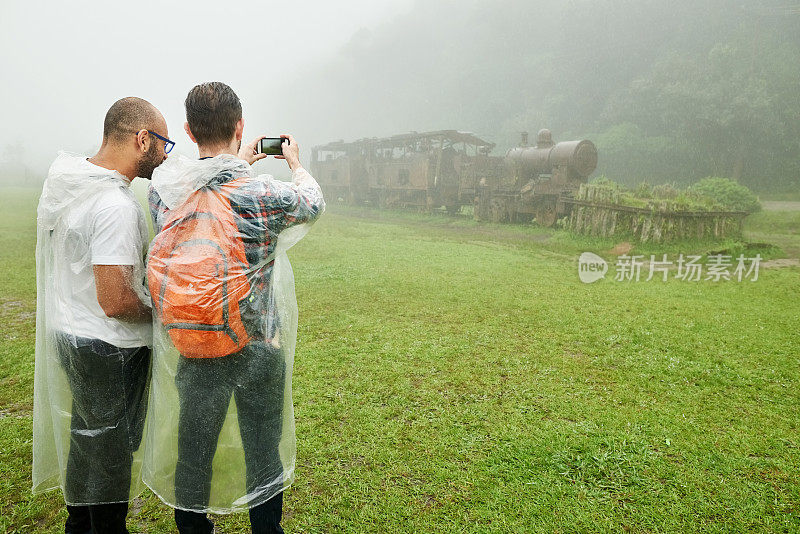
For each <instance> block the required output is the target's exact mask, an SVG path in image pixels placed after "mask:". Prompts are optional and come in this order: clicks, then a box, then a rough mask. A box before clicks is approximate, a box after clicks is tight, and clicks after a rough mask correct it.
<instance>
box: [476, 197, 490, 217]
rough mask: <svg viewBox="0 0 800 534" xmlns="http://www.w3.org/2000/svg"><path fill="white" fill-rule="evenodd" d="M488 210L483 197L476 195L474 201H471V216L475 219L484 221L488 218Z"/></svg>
mask: <svg viewBox="0 0 800 534" xmlns="http://www.w3.org/2000/svg"><path fill="white" fill-rule="evenodd" d="M488 211H489V209H488V207H487V206H486V202H484V200H483V198H482V197H480V196H476V197H475V201H474V202H473V203H472V218H473V219H475V220H476V221H485V220H486V219H488V218H489V215H488V213H487V212H488Z"/></svg>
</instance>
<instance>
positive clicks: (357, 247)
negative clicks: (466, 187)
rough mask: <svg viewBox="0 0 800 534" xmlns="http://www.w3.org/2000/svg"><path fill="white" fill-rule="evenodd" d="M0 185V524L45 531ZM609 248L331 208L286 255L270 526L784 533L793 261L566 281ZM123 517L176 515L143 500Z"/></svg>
mask: <svg viewBox="0 0 800 534" xmlns="http://www.w3.org/2000/svg"><path fill="white" fill-rule="evenodd" d="M0 195H2V199H3V205H4V207H5V209H4V210H3V211H2V212H1V213H0V254H1V255H0V282H2V284H0V300H2V304H3V306H2V308H0V310H1V311H0V313H2V320H3V328H2V333H1V334H0V335H1V336H2V338H0V410H1V411H0V461H2V463H0V496H1V498H0V532H4V531H5V532H25V533H27V532H37V533H38V532H52V533H56V532H63V525H62V522H63V519H64V517H65V512H64V511H63V506H62V501H61V497H60V495H59V494H58V493H51V494H48V495H47V496H41V495H39V496H35V497H34V496H32V495H30V491H29V487H30V462H31V405H32V385H33V339H34V316H33V313H34V292H35V285H34V259H33V249H34V243H35V220H34V213H35V200H36V197H37V193H36V192H31V191H26V190H22V189H3V190H0ZM797 222H798V220H797V214H784V213H781V212H772V213H761V214H758V215H757V216H754V217H753V218H752V222H751V221H750V220H748V233H747V234H746V235H747V237H748V238H750V239H751V240H754V241H758V242H766V243H772V242H774V241H772V240H770V232H772V231H773V230H774V231H775V234H776V235H777V236H778V238H779V239H778V240H779V241H780V243H777V244H778V245H779V247H780V248H768V247H767V248H765V247H763V246H757V247H752V246H751V247H748V246H746V245H743V244H741V243H734V242H727V243H723V244H691V243H680V244H673V245H669V246H658V245H648V246H647V247H638V248H637V249H634V253H642V254H650V253H669V254H670V256H672V255H675V254H677V253H679V252H683V253H685V254H688V253H705V252H710V251H716V250H732V251H739V250H741V251H745V252H747V253H750V252H752V251H756V250H758V251H761V250H764V251H767V252H768V254H767V255H768V256H769V257H780V256H783V255H789V256H793V257H798V256H797V255H796V254H794V251H795V250H798V251H800V245H798V242H799V241H800V237H799V236H798V224H797ZM771 229H773V230H771ZM754 236H756V237H754ZM613 245H614V242H613V241H610V240H606V241H602V242H598V241H593V240H590V239H586V238H580V237H573V236H570V235H569V234H567V233H566V232H563V231H552V230H546V229H537V228H534V227H530V226H529V227H523V226H499V225H481V224H477V223H474V222H472V221H469V220H466V219H450V218H446V217H443V216H424V215H416V214H406V213H400V212H375V211H371V210H367V209H353V208H349V209H348V208H332V209H330V210H329V212H328V213H327V214H326V215H325V216H324V217H323V218H322V219H321V220H320V221H319V222H318V223H317V225H316V226H315V227H314V228H313V230H312V231H311V232H310V233H309V235H308V236H307V237H306V239H305V240H304V241H302V242H301V243H300V244H299V245H297V246H296V247H295V248H294V249H292V251H291V254H290V257H291V259H292V262H293V266H294V270H295V278H296V284H297V297H298V303H299V307H300V330H299V340H298V348H297V354H296V361H295V374H294V400H295V410H296V418H297V440H298V452H297V462H298V467H297V480H296V482H295V484H294V485H293V486H292V488H291V489H290V490H289V491H288V492H287V494H286V498H285V501H284V514H285V515H284V518H285V519H284V526H285V528H286V530H287V532H424V533H427V532H441V533H450V532H481V533H482V532H621V531H625V532H753V531H756V532H800V430H799V429H798V423H799V422H800V418H798V401H799V400H800V387H799V386H800V360H799V359H798V356H800V340H799V339H798V334H797V327H798V324H800V279H799V278H798V275H800V269H798V268H797V267H785V268H773V269H762V270H761V272H760V273H759V279H758V281H756V282H718V283H714V282H710V281H709V282H694V283H690V282H682V281H679V280H674V279H673V280H670V281H668V282H661V281H651V282H644V281H640V282H630V283H623V282H615V281H613V276H607V277H606V279H605V280H601V281H599V282H596V283H594V284H591V285H585V284H582V283H581V282H580V281H579V280H578V277H577V257H578V255H579V254H580V252H582V251H584V250H590V251H594V252H597V253H600V254H601V255H603V256H605V257H607V258H610V256H608V253H607V251H608V250H609V249H611V248H612V247H613ZM762 255H764V254H762ZM247 524H248V523H247V518H246V515H243V514H240V515H233V516H224V517H222V516H218V517H217V525H218V527H220V528H221V531H222V532H225V533H240V532H249V530H248V529H247ZM129 526H130V528H131V530H132V532H173V531H174V527H173V523H172V516H171V510H169V509H168V508H166V507H165V506H163V505H162V504H160V502H159V501H158V500H157V499H156V498H154V497H153V496H152V495H150V494H146V495H144V496H143V498H142V499H141V500H140V501H137V502H136V503H135V505H134V510H133V511H132V513H131V514H130V516H129Z"/></svg>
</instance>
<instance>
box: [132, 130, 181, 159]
mask: <svg viewBox="0 0 800 534" xmlns="http://www.w3.org/2000/svg"><path fill="white" fill-rule="evenodd" d="M139 131H141V130H139ZM147 133H149V134H152V135H155V136H156V137H158V138H159V139H161V140H162V141H164V154H169V153H170V151H171V150H172V149H173V148H175V141H170V140H169V139H167V138H166V137H164V136H163V135H158V134H157V133H155V132H154V131H153V130H147ZM136 135H139V132H136Z"/></svg>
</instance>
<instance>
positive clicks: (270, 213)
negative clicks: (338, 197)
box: [142, 155, 324, 513]
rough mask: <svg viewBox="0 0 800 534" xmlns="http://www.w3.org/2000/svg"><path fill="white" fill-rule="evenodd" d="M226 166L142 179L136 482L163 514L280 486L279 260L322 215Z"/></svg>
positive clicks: (286, 429)
mask: <svg viewBox="0 0 800 534" xmlns="http://www.w3.org/2000/svg"><path fill="white" fill-rule="evenodd" d="M293 178H294V180H293V183H287V182H280V181H277V180H274V179H273V178H272V177H270V176H268V175H261V176H254V175H253V172H252V169H251V167H250V166H249V165H248V164H247V163H246V162H244V161H242V160H240V159H238V158H235V157H233V156H224V155H223V156H216V157H214V158H209V159H204V160H191V159H188V158H185V157H173V158H169V159H168V160H167V161H166V162H165V163H164V164H162V165H161V166H160V167H159V168H158V169H156V171H155V173H154V174H153V181H152V184H153V185H152V189H151V193H150V195H151V209H153V206H156V208H155V211H154V212H153V217H154V226H155V227H156V236H155V238H154V239H153V241H152V243H151V246H150V252H149V255H148V260H147V275H148V284H149V288H150V293H151V297H152V302H153V309H154V314H153V315H154V352H153V373H152V384H151V390H150V401H149V412H148V425H147V429H146V431H145V432H146V433H145V450H146V453H145V458H144V468H143V472H142V476H143V480H144V482H145V483H146V484H147V485H148V486H149V487H150V488H151V489H152V490H153V492H154V493H156V494H157V495H158V496H159V497H160V498H161V499H162V500H163V501H164V502H165V503H167V504H169V505H170V506H172V507H175V508H180V509H185V510H193V511H204V512H215V513H227V512H233V511H238V510H245V509H248V508H251V507H253V506H257V505H259V504H261V503H263V502H265V501H267V500H268V499H270V498H271V497H273V496H274V495H276V494H277V493H279V492H281V491H283V490H284V489H285V488H286V487H288V486H289V485H290V484H291V483H292V481H293V479H294V468H295V429H294V412H293V407H292V396H291V377H292V366H293V362H294V350H295V341H296V337H297V302H296V298H295V292H294V278H293V273H292V268H291V265H290V264H289V258H288V256H287V254H286V251H287V250H288V249H289V248H290V247H291V246H292V245H294V244H295V243H296V242H297V241H298V240H300V239H301V238H302V237H303V236H304V235H305V233H306V232H307V231H308V229H309V227H310V224H309V223H310V222H312V221H313V220H314V219H316V217H317V216H318V215H319V214H320V213H321V212H322V210H323V209H324V201H323V200H322V195H321V192H320V190H319V186H318V185H317V183H316V182H315V181H314V179H313V178H312V177H311V176H310V175H309V174H308V173H307V172H305V171H302V172H301V173H295V175H294V176H293Z"/></svg>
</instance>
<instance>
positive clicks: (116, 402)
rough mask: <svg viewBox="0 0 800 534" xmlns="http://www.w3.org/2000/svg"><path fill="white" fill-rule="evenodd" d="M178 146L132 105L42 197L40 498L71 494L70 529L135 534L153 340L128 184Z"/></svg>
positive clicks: (142, 236)
mask: <svg viewBox="0 0 800 534" xmlns="http://www.w3.org/2000/svg"><path fill="white" fill-rule="evenodd" d="M173 146H174V143H173V142H172V141H170V140H169V138H168V137H167V124H166V122H165V121H164V117H163V116H162V115H161V113H160V112H159V111H158V110H157V109H156V108H155V107H154V106H153V105H152V104H150V103H149V102H147V101H145V100H142V99H140V98H135V97H129V98H123V99H122V100H119V101H117V102H115V103H114V105H112V106H111V108H110V109H109V110H108V113H107V114H106V117H105V123H104V126H103V142H102V146H101V147H100V150H99V151H98V152H97V154H95V155H94V156H92V157H90V158H86V157H83V156H76V155H71V154H66V153H64V152H61V153H60V154H59V156H58V158H57V159H56V160H55V162H54V163H53V165H52V166H51V167H50V171H49V173H48V176H47V179H46V181H45V183H44V187H43V190H42V196H41V198H40V200H39V207H38V241H37V251H36V262H37V284H38V302H37V332H36V358H35V384H34V443H33V453H34V454H33V491H34V492H40V491H46V490H49V489H55V488H60V489H61V490H62V492H63V495H64V500H65V501H66V504H67V510H68V517H67V521H66V525H65V529H64V530H65V532H66V533H68V534H69V533H80V534H87V533H90V532H91V533H95V534H100V533H127V532H128V530H127V529H126V526H125V517H126V515H127V511H128V501H129V499H130V496H131V493H132V485H131V481H132V479H133V480H134V488H137V487H138V484H136V482H135V481H138V479H139V476H138V473H135V474H133V476H132V473H131V470H132V465H133V454H134V452H136V450H137V449H138V448H139V443H140V442H141V438H142V431H143V423H144V415H145V412H146V403H147V392H148V388H149V384H148V371H149V367H150V346H151V345H152V327H151V311H150V307H149V299H148V298H147V297H146V293H145V291H144V289H143V288H144V286H143V278H144V265H143V256H144V254H145V252H146V250H147V244H148V233H147V226H146V224H145V217H144V213H143V210H142V208H141V206H140V205H139V203H138V202H137V200H136V198H135V197H134V196H133V193H132V192H131V191H130V187H129V186H130V183H131V181H132V180H133V179H134V178H135V177H136V176H140V177H142V178H146V179H149V178H150V177H151V175H152V174H153V170H154V169H155V168H156V167H157V166H158V165H160V164H161V163H162V162H163V161H164V160H165V159H166V158H167V152H169V151H170V150H171V149H172V147H173ZM145 303H147V304H145ZM135 491H136V489H134V490H133V492H134V493H135Z"/></svg>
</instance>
